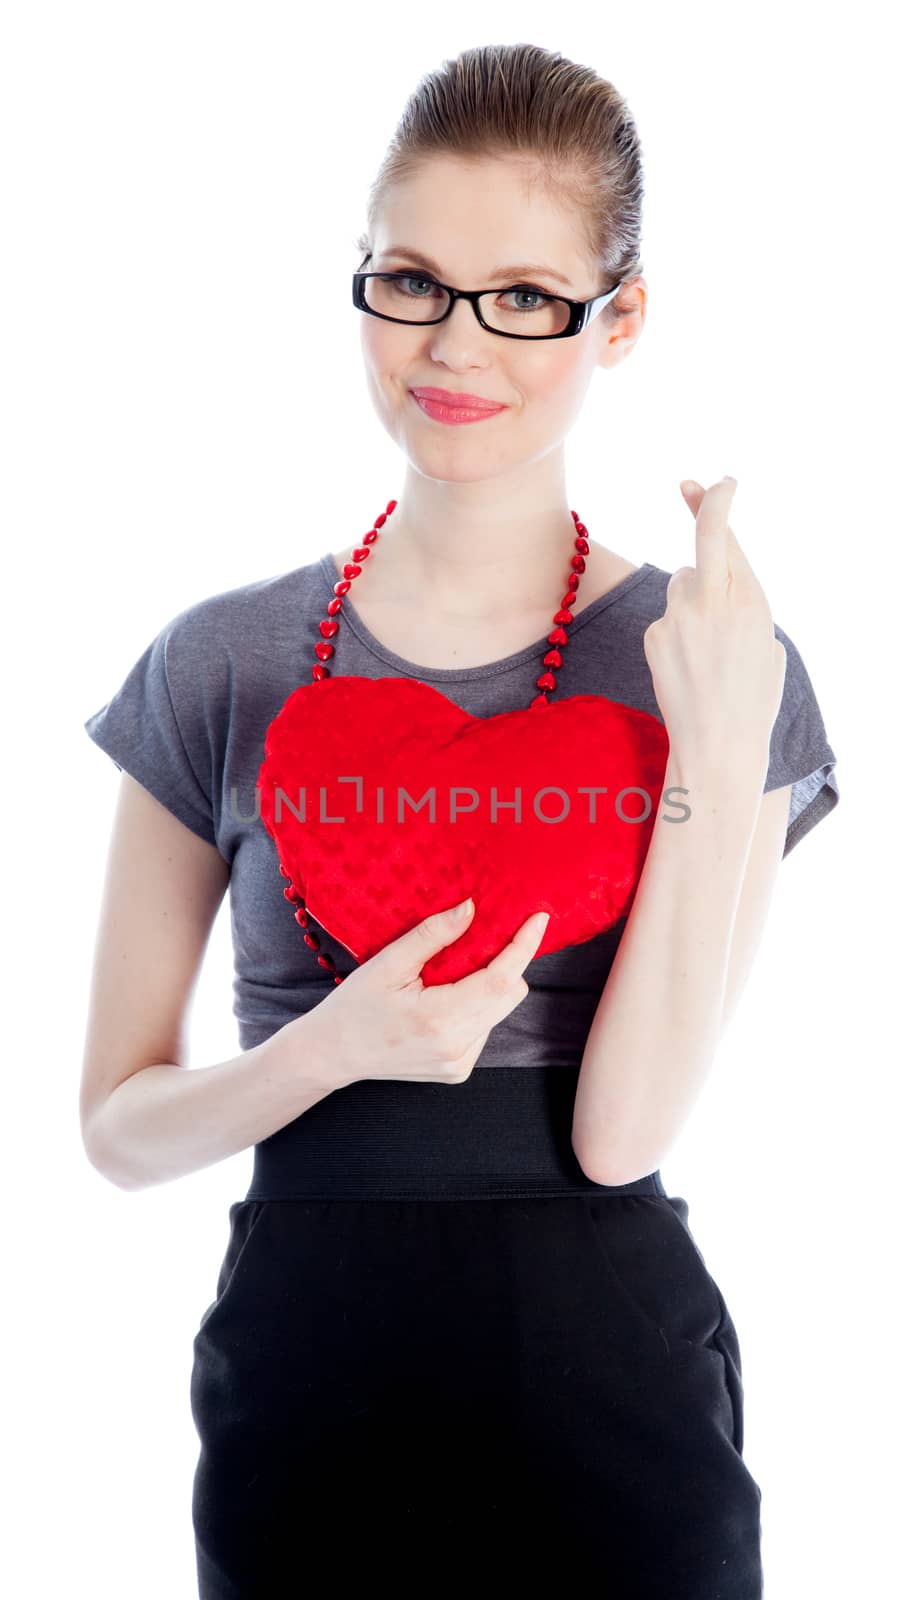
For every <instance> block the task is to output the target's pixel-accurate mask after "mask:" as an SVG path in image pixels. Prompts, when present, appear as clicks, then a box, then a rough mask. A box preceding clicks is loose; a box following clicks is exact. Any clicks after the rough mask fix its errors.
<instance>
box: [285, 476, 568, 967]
mask: <svg viewBox="0 0 913 1600" xmlns="http://www.w3.org/2000/svg"><path fill="white" fill-rule="evenodd" d="M396 506H397V501H396V500H388V502H387V507H386V510H385V511H382V512H381V514H380V516H379V517H376V518H375V520H374V526H373V527H372V528H371V529H370V530H369V531H368V532H367V533H366V534H365V535H364V542H363V544H361V545H358V546H356V548H355V549H354V550H353V551H352V560H351V561H350V562H346V564H345V565H344V567H343V569H342V570H343V576H342V578H340V579H339V581H338V582H337V583H335V584H334V585H333V593H334V597H335V598H334V599H332V600H330V601H329V603H328V605H327V616H328V619H329V620H328V621H326V622H321V623H320V633H321V635H322V637H321V640H320V642H319V643H318V644H315V646H314V654H315V656H316V657H317V661H316V662H315V663H314V665H313V666H312V667H311V675H312V677H313V679H314V681H315V682H319V680H320V679H321V678H328V677H329V675H330V674H329V668H328V667H327V665H326V663H327V661H329V659H330V657H331V656H332V655H334V654H335V649H336V647H335V645H333V644H331V643H330V640H331V639H332V638H333V635H334V634H336V633H337V632H338V631H339V623H338V622H337V621H336V617H337V614H338V613H339V612H340V611H341V610H342V600H343V596H344V595H346V594H348V592H349V590H350V589H351V587H352V581H353V579H355V578H357V577H358V576H359V574H360V572H361V570H362V565H363V563H364V562H365V561H367V559H368V557H369V556H370V554H371V548H370V547H371V545H372V544H374V542H375V540H376V538H377V535H378V533H379V531H380V529H381V528H382V527H383V525H384V523H385V522H386V520H387V518H388V517H389V516H391V515H392V513H393V512H394V511H395V510H396ZM571 519H572V521H573V524H574V535H575V537H574V552H575V553H574V555H573V556H572V557H571V570H570V573H569V575H568V580H567V589H566V591H565V594H564V596H563V598H562V600H561V604H560V606H559V608H558V610H557V611H556V612H555V614H554V616H553V618H552V621H553V622H554V624H555V626H554V628H553V629H552V632H551V633H550V634H549V636H548V642H549V645H550V646H551V648H550V649H549V650H548V651H547V652H546V654H545V655H544V656H543V657H542V664H543V666H544V667H545V671H544V672H542V673H540V675H539V677H538V678H537V679H536V688H537V690H538V691H539V693H538V694H536V695H534V696H533V699H532V700H531V701H530V707H531V708H532V707H535V706H543V705H545V704H546V703H547V697H548V693H549V691H550V690H551V689H554V687H555V673H554V669H555V668H557V667H560V666H561V664H562V658H561V653H560V651H559V649H558V648H557V647H558V646H559V645H565V644H567V632H566V628H567V624H568V623H569V622H573V620H574V618H573V614H572V612H571V609H570V608H571V606H573V605H575V604H576V602H577V592H576V591H577V589H578V588H579V586H580V574H581V573H582V572H585V571H586V557H587V555H588V554H589V550H590V546H589V542H588V540H587V537H586V534H587V530H586V526H585V525H584V523H582V522H581V521H580V519H579V517H578V516H577V513H576V511H572V512H571ZM279 871H280V873H281V874H282V876H283V877H284V878H287V879H290V878H291V874H290V873H288V872H287V871H286V869H285V866H284V864H283V863H282V862H280V863H279ZM284 894H285V898H286V900H288V901H290V902H291V903H292V904H294V903H295V901H300V904H299V906H298V910H297V911H296V912H295V921H296V922H297V923H298V924H299V926H300V927H302V928H304V930H305V931H304V942H305V944H306V945H307V947H308V949H309V950H313V951H314V952H315V954H316V956H317V961H318V963H319V964H320V966H321V967H323V968H325V970H326V971H327V972H332V973H333V982H334V983H342V982H343V981H344V979H345V976H346V974H345V973H339V972H337V971H336V963H335V961H334V960H333V957H332V956H331V955H326V954H324V953H323V952H322V951H321V949H320V940H319V938H318V937H317V935H316V934H315V933H313V932H312V931H311V929H310V928H309V927H308V914H307V910H306V908H305V905H304V902H303V901H302V900H301V896H300V895H299V894H298V892H297V890H296V889H295V888H294V887H293V885H292V883H291V882H289V884H288V887H287V888H286V889H285V890H284Z"/></svg>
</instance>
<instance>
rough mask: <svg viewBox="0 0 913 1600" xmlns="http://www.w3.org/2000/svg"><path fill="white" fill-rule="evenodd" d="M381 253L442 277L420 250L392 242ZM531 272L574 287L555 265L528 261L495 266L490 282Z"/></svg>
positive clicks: (518, 276) (438, 269)
mask: <svg viewBox="0 0 913 1600" xmlns="http://www.w3.org/2000/svg"><path fill="white" fill-rule="evenodd" d="M380 255H381V256H399V257H400V258H401V259H402V260H404V261H411V262H412V263H413V264H414V265H415V266H417V267H425V268H426V269H427V271H428V272H433V273H434V275H435V277H436V278H440V277H441V269H440V267H439V266H438V265H437V264H436V262H434V261H432V260H431V257H430V256H423V255H422V254H421V253H420V252H419V251H418V250H410V249H409V248H408V247H407V246H405V245H399V244H391V245H390V247H389V249H387V250H382V251H381V252H380ZM531 273H536V274H537V275H538V276H539V277H540V278H542V277H544V278H554V280H555V282H556V283H563V284H566V285H567V287H568V288H569V289H570V288H572V287H573V285H572V284H571V280H570V278H566V277H565V276H564V274H563V273H562V272H556V271H555V269H554V268H553V267H543V266H536V265H535V264H531V263H530V262H528V261H527V262H523V263H521V264H520V266H508V267H495V269H494V271H493V272H492V273H491V274H490V276H489V279H488V282H489V283H492V282H493V281H495V280H497V281H498V282H499V283H503V282H504V280H505V279H508V278H511V279H512V278H523V277H526V276H528V275H529V274H531Z"/></svg>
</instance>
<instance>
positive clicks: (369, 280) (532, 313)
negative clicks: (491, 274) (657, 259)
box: [352, 257, 624, 339]
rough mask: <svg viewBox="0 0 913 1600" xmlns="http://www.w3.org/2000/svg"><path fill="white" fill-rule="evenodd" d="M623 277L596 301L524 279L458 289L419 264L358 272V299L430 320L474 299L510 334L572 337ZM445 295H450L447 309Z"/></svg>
mask: <svg viewBox="0 0 913 1600" xmlns="http://www.w3.org/2000/svg"><path fill="white" fill-rule="evenodd" d="M365 259H366V260H367V257H366V258H365ZM623 281H624V280H623V279H620V280H619V281H618V283H616V285H615V287H614V289H610V290H609V291H608V293H607V294H598V295H596V296H595V298H594V299H592V300H568V299H566V298H565V296H564V295H559V294H546V293H545V291H544V290H543V289H536V288H533V287H531V286H530V285H527V284H520V283H515V284H511V286H510V287H509V288H507V289H454V288H453V286H452V285H451V284H448V283H439V282H438V280H437V278H434V277H432V276H431V275H430V274H429V273H427V272H422V271H420V270H419V269H418V268H414V269H413V270H412V271H411V272H356V273H354V274H353V276H352V303H353V304H354V305H355V306H356V307H357V308H358V310H359V311H364V312H366V313H367V315H368V316H369V317H382V318H383V320H384V321H385V322H405V323H409V324H410V325H414V324H416V323H421V324H426V325H430V324H432V323H435V322H443V321H444V319H445V318H446V317H449V315H450V313H451V311H452V310H453V307H454V303H455V302H456V301H457V300H468V301H469V302H470V304H471V306H472V309H473V311H474V312H475V314H476V317H477V318H478V320H479V322H480V323H481V325H482V327H483V328H485V329H486V330H487V331H488V332H489V333H497V334H500V335H501V337H502V338H504V339H572V338H573V337H574V335H575V334H577V333H581V332H582V331H583V329H584V328H585V327H586V326H587V323H588V322H590V321H591V320H592V318H593V317H596V316H598V315H599V312H600V311H601V310H602V308H603V306H605V305H608V303H609V301H610V300H611V299H613V297H614V296H615V295H616V294H617V293H618V291H619V289H620V288H621V285H622V282H623ZM414 284H424V285H426V286H428V290H429V292H426V293H423V294H417V293H415V291H414V289H413V288H412V285H414ZM435 291H436V293H435ZM442 295H444V296H446V297H447V304H446V306H445V308H444V310H443V311H441V309H440V307H441V298H440V297H441V296H442ZM513 296H516V297H522V296H525V297H526V299H527V301H529V300H534V301H536V302H537V304H534V305H529V304H527V305H523V304H517V303H516V302H514V303H512V302H511V299H510V297H513Z"/></svg>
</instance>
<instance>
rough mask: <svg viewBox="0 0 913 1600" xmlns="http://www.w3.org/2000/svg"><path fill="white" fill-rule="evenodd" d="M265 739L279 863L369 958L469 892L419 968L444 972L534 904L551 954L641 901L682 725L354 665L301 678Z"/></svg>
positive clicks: (598, 703)
mask: <svg viewBox="0 0 913 1600" xmlns="http://www.w3.org/2000/svg"><path fill="white" fill-rule="evenodd" d="M264 748H265V752H266V753H265V759H264V761H263V764H262V766H261V768H260V774H259V778H258V783H257V788H258V790H259V796H258V804H259V806H260V820H261V821H262V822H263V824H264V826H265V827H266V829H267V832H268V833H269V834H270V836H271V838H272V839H273V840H274V842H275V844H276V848H277V851H278V857H279V862H280V863H281V869H282V871H283V872H284V873H285V874H286V876H287V877H289V878H290V879H291V880H292V885H293V887H294V890H295V892H296V893H297V894H298V896H299V898H300V899H301V900H303V901H304V903H305V907H306V909H307V911H308V913H309V914H310V915H311V916H313V917H314V918H315V919H316V921H317V922H318V923H320V924H321V926H322V927H323V928H325V929H326V931H327V932H328V933H329V934H331V935H332V937H333V938H334V939H337V940H338V941H339V943H340V944H342V945H344V946H345V947H346V949H347V950H349V952H350V953H351V954H352V955H353V956H354V957H355V959H356V960H357V961H358V962H359V963H361V962H363V961H366V960H368V959H369V958H370V957H371V956H373V955H375V954H376V952H377V951H378V950H380V949H382V948H383V946H384V945H386V944H389V943H390V942H391V940H393V939H396V938H398V937H399V936H400V934H403V933H405V932H406V930H407V929H408V928H412V927H414V926H415V924H416V923H418V922H420V921H421V920H422V918H423V917H425V916H427V915H428V914H429V913H431V912H436V911H443V910H444V909H445V908H446V907H448V906H451V905H456V904H457V902H458V901H460V900H463V899H464V898H465V897H466V896H467V895H469V894H471V895H473V897H474V899H475V905H476V909H475V915H474V917H473V918H472V920H471V922H470V924H469V927H468V929H467V931H466V933H464V934H462V935H461V936H460V938H459V939H456V940H455V941H454V942H453V943H452V944H449V945H447V946H445V948H444V949H443V950H439V951H438V952H437V953H436V954H435V955H433V956H431V957H430V958H429V960H428V961H426V963H425V965H424V968H423V969H422V981H423V983H425V984H436V983H449V982H453V981H454V980H456V979H458V978H463V977H465V976H466V974H467V973H470V972H474V971H476V970H477V968H479V967H482V966H485V965H486V964H487V962H489V961H490V960H491V959H492V957H493V956H495V955H497V953H498V952H499V951H500V950H502V949H503V948H504V946H505V945H506V944H507V943H508V941H509V940H510V939H512V938H513V936H514V934H515V933H516V932H517V929H518V928H519V927H520V924H521V923H522V922H524V921H525V920H526V918H527V917H529V916H531V915H532V913H533V912H534V911H549V912H551V920H550V922H549V923H548V924H547V926H546V930H545V934H544V936H543V939H542V943H541V944H540V946H539V948H538V950H537V952H536V953H537V955H545V954H547V953H548V952H549V951H551V950H560V949H562V948H563V947H564V946H565V945H573V944H581V943H583V941H584V940H586V939H592V938H593V937H594V936H595V935H596V934H598V933H602V932H604V931H605V930H606V929H608V928H610V927H612V925H613V923H615V922H617V920H618V919H619V917H622V916H625V915H627V913H628V911H629V909H630V906H631V904H632V902H633V899H634V892H635V890H636V887H637V880H638V878H639V876H640V872H641V869H642V867H643V862H644V857H645V855H646V853H647V849H648V846H649V843H650V838H651V836H652V832H653V824H654V822H655V816H656V808H657V806H658V805H659V801H660V797H661V793H662V782H663V776H664V773H665V767H666V760H667V756H668V751H669V741H668V736H667V734H666V730H665V728H664V727H663V724H662V723H661V722H660V721H659V720H658V719H657V718H656V717H654V716H651V715H650V714H649V713H648V712H644V711H637V710H635V709H634V708H632V707H630V706H625V705H620V704H617V703H616V702H615V701H613V700H608V699H606V698H605V697H604V696H603V695H592V694H585V695H573V696H571V698H569V699H567V700H558V701H551V702H549V703H548V704H538V705H534V706H530V707H526V708H524V709H523V710H521V711H508V712H504V713H503V714H501V715H497V716H493V717H487V718H478V717H473V716H470V715H469V714H468V713H467V712H465V711H463V710H461V709H460V707H459V706H456V705H454V704H453V702H452V701H450V700H448V699H447V697H446V695H443V694H441V693H440V692H439V691H438V690H437V689H433V688H432V687H431V686H430V685H429V684H426V683H420V682H417V681H416V680H414V679H409V678H377V679H374V678H362V677H350V676H341V677H337V678H334V677H327V678H322V679H319V680H316V681H315V682H312V683H309V684H303V685H302V686H301V687H300V688H298V689H295V690H294V691H293V692H292V694H291V695H290V696H289V698H288V699H287V700H286V702H285V705H284V706H283V707H282V710H281V711H280V712H279V714H278V715H277V716H276V717H275V718H274V720H273V721H272V722H271V723H270V726H269V729H268V731H267V734H266V740H265V746H264ZM632 786H633V787H634V788H636V789H638V790H645V791H646V793H647V795H649V800H650V804H649V806H648V805H647V803H646V801H645V799H644V796H643V794H640V793H635V794H629V795H627V796H626V797H622V799H621V800H619V801H618V811H621V812H622V816H621V817H620V816H619V815H618V811H616V797H617V796H618V795H619V793H620V791H622V790H627V789H629V788H631V787H632ZM597 787H599V788H601V789H602V790H603V791H604V792H600V793H596V794H593V795H590V794H587V793H580V792H579V791H580V790H581V789H584V788H590V789H592V788H597ZM492 790H494V791H495V793H494V802H495V805H496V807H497V803H498V802H500V806H499V808H496V809H495V810H494V813H492V809H491V808H492ZM541 791H546V792H544V793H543V792H541ZM537 796H538V799H537ZM641 815H644V820H643V821H637V820H635V819H636V818H639V817H641ZM559 819H560V820H559ZM314 959H316V957H315V958H314Z"/></svg>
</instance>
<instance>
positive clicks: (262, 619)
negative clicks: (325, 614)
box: [159, 559, 326, 687]
mask: <svg viewBox="0 0 913 1600" xmlns="http://www.w3.org/2000/svg"><path fill="white" fill-rule="evenodd" d="M325 591H326V580H325V578H324V575H323V572H322V570H321V559H317V560H315V561H311V562H309V563H307V564H306V565H305V566H302V567H295V568H293V569H292V570H290V571H287V572H280V573H276V574H273V575H272V576H271V577H268V578H260V579H257V580H255V581H253V582H250V583H244V584H239V585H237V586H235V587H234V588H231V589H223V590H219V591H218V592H217V593H215V594H210V595H206V596H204V597H203V598H201V599H199V600H195V601H193V602H191V604H190V605H187V606H185V607H183V609H182V610H180V611H178V612H176V613H175V614H174V615H173V616H172V617H171V618H170V619H169V620H168V621H167V622H166V623H165V625H164V627H163V628H162V629H161V633H160V636H159V638H160V641H161V647H162V650H163V654H164V658H165V662H166V665H167V668H168V671H169V676H170V675H171V674H172V673H173V674H174V677H175V679H176V680H177V681H179V682H196V683H197V684H199V683H200V682H201V681H204V682H207V681H208V682H214V681H216V680H217V679H223V678H224V677H225V675H226V674H228V675H229V676H230V677H231V679H232V682H233V685H234V687H237V684H238V681H239V679H240V680H242V681H243V678H244V677H245V675H246V672H247V669H248V668H249V669H251V670H252V671H253V672H254V673H256V671H257V669H258V668H259V667H260V666H268V665H269V662H270V661H275V660H276V659H277V658H279V657H281V655H282V653H283V649H284V647H285V646H286V644H287V643H288V644H291V645H292V646H293V647H294V644H295V642H296V641H297V643H298V645H299V646H300V642H301V639H302V637H307V636H308V629H309V627H310V632H311V633H314V632H315V631H316V621H317V614H318V612H320V610H321V608H322V607H324V606H325V603H326V593H325Z"/></svg>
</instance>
